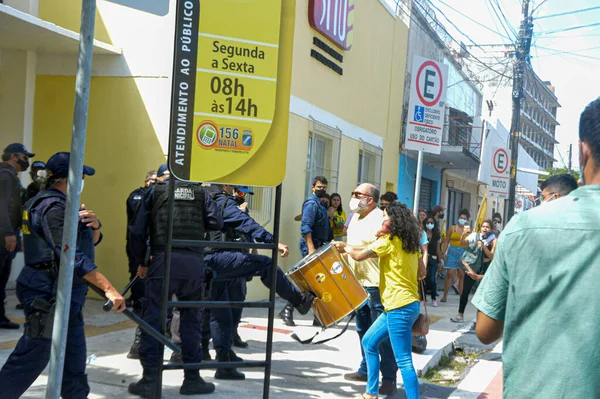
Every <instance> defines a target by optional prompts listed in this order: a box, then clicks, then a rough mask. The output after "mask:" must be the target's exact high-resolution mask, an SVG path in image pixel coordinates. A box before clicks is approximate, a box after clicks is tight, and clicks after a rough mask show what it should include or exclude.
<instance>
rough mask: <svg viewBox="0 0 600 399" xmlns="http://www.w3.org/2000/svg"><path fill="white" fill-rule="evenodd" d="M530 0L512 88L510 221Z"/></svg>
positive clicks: (526, 0)
mask: <svg viewBox="0 0 600 399" xmlns="http://www.w3.org/2000/svg"><path fill="white" fill-rule="evenodd" d="M529 1H530V0H523V9H522V11H523V20H522V21H521V27H520V29H519V38H518V41H517V43H516V44H515V50H516V51H515V65H514V67H513V90H512V100H513V103H512V121H511V125H510V134H511V138H510V187H509V192H508V212H507V215H506V220H507V221H509V220H510V218H512V217H513V215H514V213H515V196H516V191H517V161H518V158H519V135H520V133H519V127H520V126H519V122H520V117H521V100H522V99H523V84H524V80H525V68H527V67H529V51H530V49H531V36H532V34H533V22H532V21H533V18H532V17H531V15H529Z"/></svg>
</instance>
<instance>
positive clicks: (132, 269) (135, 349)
mask: <svg viewBox="0 0 600 399" xmlns="http://www.w3.org/2000/svg"><path fill="white" fill-rule="evenodd" d="M155 182H156V171H155V170H151V171H150V172H148V173H147V174H146V180H145V181H144V186H143V187H139V188H136V189H135V190H133V191H132V193H131V194H129V197H127V201H125V207H126V210H127V234H126V241H125V252H126V253H127V259H128V260H129V281H131V280H133V279H134V277H135V276H136V274H137V268H138V266H139V264H138V263H137V262H136V260H135V257H134V256H133V250H132V249H131V246H130V245H129V226H131V225H132V223H133V217H134V216H135V214H136V212H137V210H138V208H139V206H140V203H141V202H142V199H143V198H144V195H145V194H146V192H147V191H148V190H149V189H150V186H151V185H152V184H154V183H155ZM143 297H144V283H143V282H142V281H139V280H138V281H137V282H136V283H135V284H134V285H133V286H132V287H131V295H130V296H129V301H130V302H131V306H132V307H133V312H134V313H136V314H138V315H139V314H141V312H142V303H141V299H142V298H143ZM141 336H142V330H140V328H139V327H138V328H136V330H135V338H134V340H133V345H131V349H129V353H128V354H127V357H128V358H129V359H139V358H140V354H139V349H140V338H141Z"/></svg>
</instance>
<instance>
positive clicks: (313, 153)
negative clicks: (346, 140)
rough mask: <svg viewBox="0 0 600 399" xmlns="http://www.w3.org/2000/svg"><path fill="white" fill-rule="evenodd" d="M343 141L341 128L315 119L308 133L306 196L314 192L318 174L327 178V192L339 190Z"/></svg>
mask: <svg viewBox="0 0 600 399" xmlns="http://www.w3.org/2000/svg"><path fill="white" fill-rule="evenodd" d="M341 141H342V132H341V130H339V129H336V128H333V127H330V126H327V125H325V124H322V123H319V122H317V121H313V128H312V131H311V132H310V133H309V135H308V151H307V155H306V190H305V197H308V196H309V195H310V193H311V192H312V181H313V179H314V178H315V177H316V176H325V177H326V178H327V182H328V185H327V186H328V187H327V192H329V193H334V192H337V187H338V180H339V167H340V151H341Z"/></svg>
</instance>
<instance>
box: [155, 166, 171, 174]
mask: <svg viewBox="0 0 600 399" xmlns="http://www.w3.org/2000/svg"><path fill="white" fill-rule="evenodd" d="M165 173H170V172H169V167H168V166H167V164H166V163H163V164H162V165H160V166H159V167H158V172H156V177H161V176H162V175H164V174H165Z"/></svg>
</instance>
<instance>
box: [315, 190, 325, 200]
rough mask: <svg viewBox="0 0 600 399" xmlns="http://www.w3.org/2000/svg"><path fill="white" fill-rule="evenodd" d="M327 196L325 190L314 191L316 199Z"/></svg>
mask: <svg viewBox="0 0 600 399" xmlns="http://www.w3.org/2000/svg"><path fill="white" fill-rule="evenodd" d="M325 194H327V190H315V195H316V196H317V198H323V197H324V196H325Z"/></svg>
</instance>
